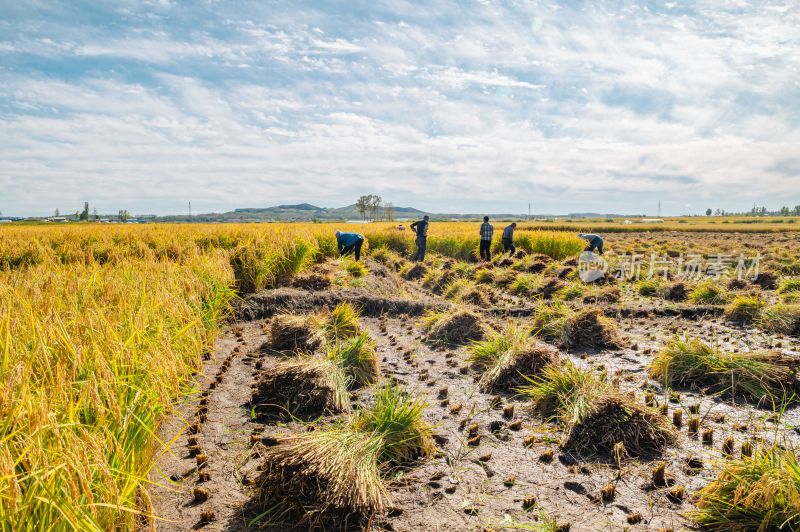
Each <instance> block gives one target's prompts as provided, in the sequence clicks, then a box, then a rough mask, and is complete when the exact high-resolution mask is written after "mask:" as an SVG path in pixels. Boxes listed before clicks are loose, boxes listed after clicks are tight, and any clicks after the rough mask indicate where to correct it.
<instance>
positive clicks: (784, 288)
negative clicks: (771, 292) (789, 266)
mask: <svg viewBox="0 0 800 532" xmlns="http://www.w3.org/2000/svg"><path fill="white" fill-rule="evenodd" d="M798 293H800V279H782V280H781V282H780V283H779V284H778V294H780V295H782V296H792V295H797V294H798Z"/></svg>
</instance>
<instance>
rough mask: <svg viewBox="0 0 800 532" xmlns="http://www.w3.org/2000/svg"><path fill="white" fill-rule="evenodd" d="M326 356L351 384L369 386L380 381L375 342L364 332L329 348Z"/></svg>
mask: <svg viewBox="0 0 800 532" xmlns="http://www.w3.org/2000/svg"><path fill="white" fill-rule="evenodd" d="M326 356H327V358H328V360H330V361H332V362H333V363H334V364H336V365H337V366H338V367H339V368H341V369H342V370H343V371H344V372H345V374H346V375H347V376H348V377H349V378H350V381H351V382H352V383H353V384H356V385H359V386H361V385H369V384H372V383H374V382H377V381H378V379H380V376H381V369H380V366H379V365H378V353H377V352H376V350H375V342H373V340H372V339H371V338H370V336H369V334H367V333H366V332H362V333H361V334H359V335H358V336H354V337H353V338H351V339H349V340H345V341H343V342H340V343H338V344H336V345H335V346H333V347H330V348H329V349H328V352H327V354H326Z"/></svg>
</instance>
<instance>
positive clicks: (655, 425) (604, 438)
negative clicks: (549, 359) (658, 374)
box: [519, 362, 675, 455]
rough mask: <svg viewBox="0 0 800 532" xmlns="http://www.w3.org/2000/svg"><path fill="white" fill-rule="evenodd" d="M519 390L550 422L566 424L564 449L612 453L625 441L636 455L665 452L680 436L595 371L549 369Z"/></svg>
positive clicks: (565, 366) (568, 367)
mask: <svg viewBox="0 0 800 532" xmlns="http://www.w3.org/2000/svg"><path fill="white" fill-rule="evenodd" d="M528 381H529V384H528V385H527V386H523V387H520V388H519V391H520V392H521V393H523V394H524V395H526V396H528V397H529V398H530V399H531V400H532V401H533V404H534V407H535V409H536V410H537V411H539V412H540V413H541V414H542V415H543V416H544V417H545V418H547V419H551V420H556V421H558V422H560V423H561V424H563V425H564V427H565V435H564V438H563V440H562V445H563V446H564V447H565V448H568V449H572V450H575V451H578V452H585V451H590V452H599V453H604V454H611V453H612V452H613V450H614V448H615V446H617V445H618V444H619V442H622V444H623V446H624V448H625V449H626V450H627V451H628V452H629V453H631V454H633V455H645V454H651V453H659V452H661V451H662V450H663V449H664V447H666V445H668V444H669V443H671V442H672V441H674V439H675V433H674V430H673V429H672V427H671V426H670V425H669V423H668V422H667V421H666V419H665V418H664V416H662V415H660V414H659V413H658V411H656V410H654V409H652V408H649V407H646V406H644V405H641V404H639V403H637V402H636V401H635V400H633V399H632V398H630V397H629V396H627V395H621V394H619V393H618V392H617V391H615V390H614V389H613V388H612V387H611V386H610V385H609V384H608V383H606V382H605V381H603V380H601V379H600V378H599V377H598V376H597V375H596V374H595V373H594V372H592V371H587V370H582V369H580V368H578V367H577V366H575V365H574V364H573V363H571V362H566V363H564V364H560V365H558V366H556V365H551V366H548V367H546V368H545V369H544V371H543V372H542V374H541V376H540V377H535V378H532V379H528Z"/></svg>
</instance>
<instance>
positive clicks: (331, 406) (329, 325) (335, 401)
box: [252, 303, 381, 420]
mask: <svg viewBox="0 0 800 532" xmlns="http://www.w3.org/2000/svg"><path fill="white" fill-rule="evenodd" d="M280 318H281V320H280V323H282V324H284V325H285V324H287V323H289V324H294V323H297V322H301V323H303V324H306V325H307V328H306V329H303V330H304V331H306V332H307V333H308V335H307V336H306V337H307V338H316V339H319V344H320V345H321V344H324V345H326V346H327V347H326V350H325V353H324V355H313V354H301V355H300V356H298V357H296V358H294V359H292V360H287V361H282V362H279V363H277V364H274V365H272V366H269V367H268V368H267V369H265V370H264V371H263V372H262V373H261V376H260V378H259V379H258V381H257V383H256V386H255V392H254V395H253V401H252V403H253V406H254V408H255V409H256V412H258V414H259V415H260V416H262V417H263V418H265V419H267V420H277V419H291V418H292V417H297V418H300V419H303V420H310V419H314V418H317V417H319V416H321V415H323V414H325V413H337V412H345V411H348V410H349V409H350V405H349V397H348V390H349V389H351V388H355V387H358V386H364V385H368V384H372V383H374V382H376V381H378V379H379V378H380V375H381V372H380V367H379V365H378V355H377V352H376V350H375V344H374V342H373V340H372V339H371V338H370V337H369V335H368V334H367V333H366V332H359V326H358V312H357V311H356V310H355V309H353V308H352V307H351V306H350V305H349V304H347V303H342V304H341V305H339V306H338V307H336V308H335V309H334V310H333V311H331V312H329V313H324V314H317V315H312V316H282V317H280ZM276 319H277V317H276ZM274 323H275V322H274V321H273V328H274ZM308 324H311V325H308ZM289 329H290V327H284V328H283V329H281V331H282V333H281V334H285V337H286V338H289V337H290V336H291V335H290V334H289V333H288V332H286V331H288V330H289ZM309 331H310V332H309ZM304 334H305V333H304ZM300 337H301V336H300V335H294V336H292V338H293V340H292V342H295V340H296V339H297V338H300ZM274 342H275V332H274V330H273V343H274ZM315 343H316V342H315ZM296 344H297V342H295V345H296ZM303 344H304V345H309V342H308V340H306V341H304V342H303Z"/></svg>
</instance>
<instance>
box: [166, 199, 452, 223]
mask: <svg viewBox="0 0 800 532" xmlns="http://www.w3.org/2000/svg"><path fill="white" fill-rule="evenodd" d="M393 210H394V218H395V219H405V218H419V217H422V216H423V215H424V214H426V213H425V212H424V211H421V210H419V209H415V208H413V207H394V208H393ZM427 214H431V213H427ZM431 216H432V217H433V216H435V215H433V214H431ZM441 216H445V217H451V216H453V215H441ZM456 216H457V215H456ZM360 219H362V216H361V213H360V212H358V209H357V208H356V205H355V203H354V204H352V205H347V206H345V207H335V208H329V207H318V206H316V205H312V204H310V203H298V204H296V205H275V206H273V207H243V208H239V209H234V210H233V211H230V212H223V213H208V214H197V215H194V216H188V215H176V216H163V217H161V218H159V221H179V222H269V221H310V220H323V221H330V220H360Z"/></svg>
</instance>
